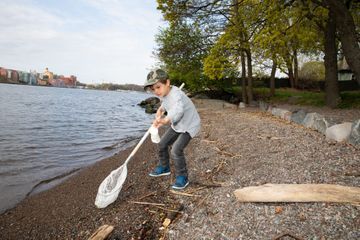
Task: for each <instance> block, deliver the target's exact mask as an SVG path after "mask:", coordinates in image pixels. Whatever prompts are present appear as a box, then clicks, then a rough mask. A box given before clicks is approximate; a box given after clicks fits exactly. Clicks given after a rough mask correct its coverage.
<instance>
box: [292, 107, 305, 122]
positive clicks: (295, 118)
mask: <svg viewBox="0 0 360 240" xmlns="http://www.w3.org/2000/svg"><path fill="white" fill-rule="evenodd" d="M306 114H307V112H305V111H304V110H302V109H300V110H296V111H294V112H293V113H292V114H291V121H292V122H295V123H297V124H302V122H303V121H304V119H305V116H306Z"/></svg>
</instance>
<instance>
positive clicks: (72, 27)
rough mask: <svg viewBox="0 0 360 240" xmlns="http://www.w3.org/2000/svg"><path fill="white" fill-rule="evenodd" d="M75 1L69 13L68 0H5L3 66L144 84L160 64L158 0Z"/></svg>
mask: <svg viewBox="0 0 360 240" xmlns="http://www.w3.org/2000/svg"><path fill="white" fill-rule="evenodd" d="M75 2H76V4H75V3H74V2H72V3H71V4H73V5H74V4H75V7H76V9H73V10H72V11H70V12H67V11H66V9H67V8H65V5H66V1H61V2H57V3H56V4H53V5H51V4H47V5H44V4H41V5H39V4H36V2H31V1H26V2H23V1H6V0H5V1H2V3H0V16H6V17H5V18H2V20H1V21H0V27H1V29H2V33H5V34H1V36H0V52H1V53H2V57H1V59H0V66H3V67H8V68H14V69H19V70H29V69H35V70H37V71H42V70H43V69H44V68H45V67H49V69H50V70H51V71H53V72H54V73H56V74H63V75H76V76H77V77H78V79H79V80H80V81H81V82H86V83H99V82H113V83H135V84H142V83H143V79H144V78H145V76H146V74H147V72H148V70H149V68H150V67H152V66H153V65H154V63H155V61H154V58H153V57H152V51H153V49H154V47H155V43H154V35H155V34H156V32H157V29H158V26H159V25H160V24H161V22H160V18H161V17H160V14H159V13H158V12H156V5H155V3H154V2H155V1H154V2H153V3H151V4H144V1H141V0H136V1H126V2H125V1H115V0H78V1H75ZM41 3H43V2H41ZM62 4H63V5H62ZM62 8H64V9H62ZM77 13H78V14H77Z"/></svg>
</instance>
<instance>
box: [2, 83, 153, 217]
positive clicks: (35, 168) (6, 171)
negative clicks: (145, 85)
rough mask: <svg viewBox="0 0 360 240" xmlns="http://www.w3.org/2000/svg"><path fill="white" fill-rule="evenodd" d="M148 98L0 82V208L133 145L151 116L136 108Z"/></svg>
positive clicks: (141, 95) (141, 94)
mask: <svg viewBox="0 0 360 240" xmlns="http://www.w3.org/2000/svg"><path fill="white" fill-rule="evenodd" d="M147 97H149V95H148V94H145V93H140V92H114V91H96V90H83V89H65V88H50V87H36V86H22V85H8V84H0V193H1V194H0V212H4V211H5V210H6V209H9V208H11V207H13V206H15V205H16V204H17V203H18V202H20V201H21V200H22V199H23V198H24V197H25V196H26V195H27V194H28V193H30V192H39V191H41V190H43V189H46V188H48V187H49V186H52V185H54V184H55V183H58V182H59V179H63V177H64V176H66V175H67V174H69V173H73V172H76V170H77V169H80V168H83V167H85V166H88V165H90V164H92V163H94V162H96V161H98V160H100V159H103V158H106V157H109V156H111V155H113V154H115V153H116V152H118V151H119V150H120V149H123V148H125V147H127V146H130V145H131V144H134V143H136V142H137V139H138V138H139V137H141V136H142V135H143V134H144V133H145V131H146V130H147V128H148V127H149V126H150V123H151V119H152V118H153V116H151V115H148V114H145V113H144V110H143V109H142V108H140V107H139V106H137V103H139V102H140V101H141V100H144V99H145V98H147ZM115 167H117V166H114V168H115ZM54 177H57V178H55V179H53V178H54ZM52 180H54V181H52ZM55 180H56V181H55ZM42 183H47V184H46V185H47V186H46V187H45V188H44V186H42V185H43V184H42ZM99 184H100V183H99ZM34 187H35V188H34ZM33 188H34V189H33Z"/></svg>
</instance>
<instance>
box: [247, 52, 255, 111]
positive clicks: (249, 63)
mask: <svg viewBox="0 0 360 240" xmlns="http://www.w3.org/2000/svg"><path fill="white" fill-rule="evenodd" d="M245 51H246V57H247V68H248V69H247V70H248V82H247V83H248V86H247V96H248V101H249V104H251V102H252V101H253V100H254V97H253V87H252V82H253V78H252V58H251V50H250V49H246V50H245Z"/></svg>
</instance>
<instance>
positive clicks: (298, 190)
mask: <svg viewBox="0 0 360 240" xmlns="http://www.w3.org/2000/svg"><path fill="white" fill-rule="evenodd" d="M234 194H235V196H236V198H237V200H238V201H240V202H335V203H351V204H354V205H359V204H360V188H358V187H347V186H340V185H332V184H265V185H261V186H253V187H245V188H240V189H237V190H235V191H234Z"/></svg>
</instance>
